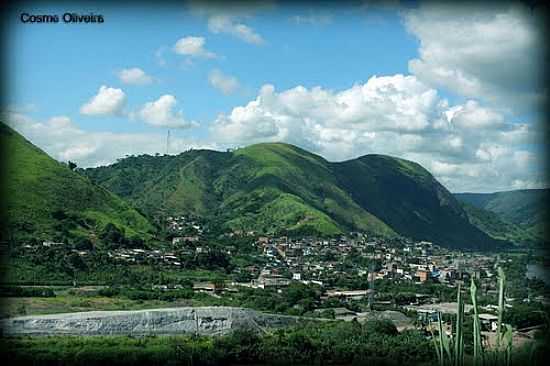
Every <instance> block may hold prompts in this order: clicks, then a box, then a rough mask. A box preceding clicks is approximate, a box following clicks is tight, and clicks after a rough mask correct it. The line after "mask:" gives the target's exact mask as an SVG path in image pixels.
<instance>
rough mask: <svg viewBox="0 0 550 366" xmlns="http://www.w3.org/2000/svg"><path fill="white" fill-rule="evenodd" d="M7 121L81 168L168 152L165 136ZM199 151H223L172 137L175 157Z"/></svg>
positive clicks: (57, 120)
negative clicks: (187, 151) (184, 152)
mask: <svg viewBox="0 0 550 366" xmlns="http://www.w3.org/2000/svg"><path fill="white" fill-rule="evenodd" d="M5 119H6V120H7V121H9V122H8V124H9V125H10V126H12V127H13V128H14V129H15V130H16V131H18V132H19V133H21V134H22V135H23V136H24V137H25V138H27V139H29V140H30V141H31V142H32V143H33V144H35V145H37V146H39V147H40V148H41V149H43V150H44V151H45V152H46V153H48V154H49V155H50V156H52V157H53V158H54V159H57V160H59V161H67V160H71V161H74V162H76V163H77V164H78V165H79V166H81V167H91V166H99V165H106V164H111V163H114V162H115V161H116V160H117V159H119V158H122V157H124V156H125V155H141V154H155V153H160V154H164V153H165V152H166V135H165V134H164V133H113V132H98V131H85V130H83V129H81V128H80V127H78V126H77V124H75V123H74V122H73V121H71V120H70V119H69V118H68V117H66V116H57V117H53V118H50V119H49V120H47V121H45V122H39V121H35V120H33V119H31V118H30V117H28V116H26V115H24V114H16V113H8V114H7V115H6V116H5ZM199 148H207V149H220V147H219V146H218V145H216V144H213V143H208V142H204V141H197V140H193V139H184V138H181V137H178V136H177V134H174V133H173V134H172V138H171V140H170V153H171V154H177V153H180V152H183V151H186V150H189V149H199Z"/></svg>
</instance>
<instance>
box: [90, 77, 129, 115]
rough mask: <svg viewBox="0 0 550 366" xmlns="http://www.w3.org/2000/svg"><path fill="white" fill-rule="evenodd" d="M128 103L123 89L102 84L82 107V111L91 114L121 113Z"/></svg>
mask: <svg viewBox="0 0 550 366" xmlns="http://www.w3.org/2000/svg"><path fill="white" fill-rule="evenodd" d="M125 105H126V94H125V93H124V92H123V91H122V89H115V88H110V87H108V86H105V85H102V86H101V87H100V88H99V91H98V93H97V94H96V95H94V96H93V97H92V98H91V99H90V100H89V101H88V102H87V103H85V104H84V105H82V107H80V113H81V114H85V115H90V116H103V115H117V114H118V115H120V114H122V111H123V108H124V106H125Z"/></svg>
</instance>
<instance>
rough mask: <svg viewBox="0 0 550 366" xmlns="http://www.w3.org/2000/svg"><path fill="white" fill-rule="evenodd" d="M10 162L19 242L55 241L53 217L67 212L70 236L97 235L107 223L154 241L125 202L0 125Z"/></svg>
mask: <svg viewBox="0 0 550 366" xmlns="http://www.w3.org/2000/svg"><path fill="white" fill-rule="evenodd" d="M0 138H1V140H2V143H3V144H4V149H5V151H6V154H7V155H6V156H7V157H8V159H7V161H6V177H5V178H6V179H5V180H6V187H5V190H6V197H7V198H8V199H7V202H6V205H7V213H8V217H9V227H10V228H11V229H14V230H13V232H14V235H15V237H16V238H17V237H22V239H27V238H30V237H34V238H38V239H42V240H48V239H52V236H53V235H54V234H55V232H56V231H57V229H56V228H55V226H56V220H54V218H53V217H52V214H53V213H54V212H55V211H58V210H62V211H64V212H65V213H67V214H69V215H71V216H73V219H72V222H71V225H70V226H72V229H71V230H70V232H71V233H72V234H74V235H75V237H78V236H88V235H91V234H94V233H97V232H98V231H99V230H101V229H102V228H103V227H104V226H105V225H106V224H107V223H109V222H110V223H113V224H115V225H116V226H118V227H119V228H123V229H124V230H125V232H126V234H127V235H128V236H133V235H140V236H142V237H148V236H150V234H149V233H150V232H152V231H153V230H154V228H153V227H152V226H151V224H150V223H149V222H148V220H147V219H146V218H145V217H144V216H142V215H141V214H139V213H138V212H137V211H136V210H134V209H133V208H131V207H130V206H129V205H128V204H127V203H125V202H124V201H123V200H122V199H120V198H119V197H117V196H115V195H114V194H112V193H110V192H109V191H107V190H106V189H105V188H102V187H99V186H97V185H94V184H92V183H91V182H90V181H89V179H88V178H86V177H83V176H81V175H79V174H77V173H75V172H73V171H71V170H70V169H69V168H68V167H66V166H65V165H63V164H61V163H59V162H57V161H55V160H54V159H52V158H50V157H49V156H48V155H47V154H46V153H44V152H43V151H42V150H40V149H38V148H37V147H36V146H34V145H32V144H31V143H30V142H29V141H27V140H25V139H24V138H23V137H22V136H21V135H19V134H18V133H17V132H15V131H13V130H12V129H11V128H9V127H8V126H6V125H4V124H1V123H0Z"/></svg>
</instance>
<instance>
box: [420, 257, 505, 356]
mask: <svg viewBox="0 0 550 366" xmlns="http://www.w3.org/2000/svg"><path fill="white" fill-rule="evenodd" d="M498 284H499V290H498V292H499V293H498V321H497V334H496V346H495V347H494V348H493V349H485V348H484V346H483V342H482V337H481V321H480V319H479V312H478V307H477V286H476V283H475V281H474V280H473V279H472V281H471V284H470V296H471V299H472V305H473V314H472V320H473V325H474V326H473V355H472V363H473V365H475V366H489V365H507V366H509V365H510V364H511V359H512V337H513V330H512V327H511V326H510V325H508V324H503V323H502V317H503V314H504V291H505V284H506V276H505V275H504V271H503V270H502V269H501V268H500V267H499V269H498ZM456 301H457V312H456V322H455V331H454V336H453V335H451V337H452V338H453V340H454V347H453V349H451V345H450V343H451V340H450V339H449V336H448V335H447V333H446V332H445V331H444V329H443V323H442V321H441V313H439V314H438V323H437V330H438V333H439V334H438V338H437V340H436V339H435V336H434V337H433V344H434V347H435V352H436V355H437V359H438V362H439V365H440V366H451V365H452V366H463V365H464V360H465V354H464V299H463V297H462V287H461V284H458V286H457V299H456ZM503 327H505V328H506V331H505V332H504V333H503V332H502V329H503ZM430 329H431V330H432V327H430ZM432 335H433V330H432Z"/></svg>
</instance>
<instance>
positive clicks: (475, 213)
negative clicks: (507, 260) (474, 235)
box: [461, 202, 540, 244]
mask: <svg viewBox="0 0 550 366" xmlns="http://www.w3.org/2000/svg"><path fill="white" fill-rule="evenodd" d="M461 204H462V207H463V208H464V210H465V211H466V213H467V214H468V219H469V220H470V222H471V223H472V224H473V225H475V226H477V227H478V228H479V229H480V230H482V231H484V232H485V233H487V234H488V235H490V236H491V237H493V238H496V239H502V240H508V241H510V242H512V243H515V244H534V243H537V242H538V241H540V240H539V238H538V236H537V235H534V234H533V233H531V232H530V231H528V230H525V229H524V228H523V227H521V226H520V225H517V224H513V223H511V222H508V221H504V220H503V219H501V218H500V216H499V215H497V214H496V213H494V212H492V211H489V210H484V209H482V208H478V207H476V206H474V205H471V204H468V203H465V202H461Z"/></svg>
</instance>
